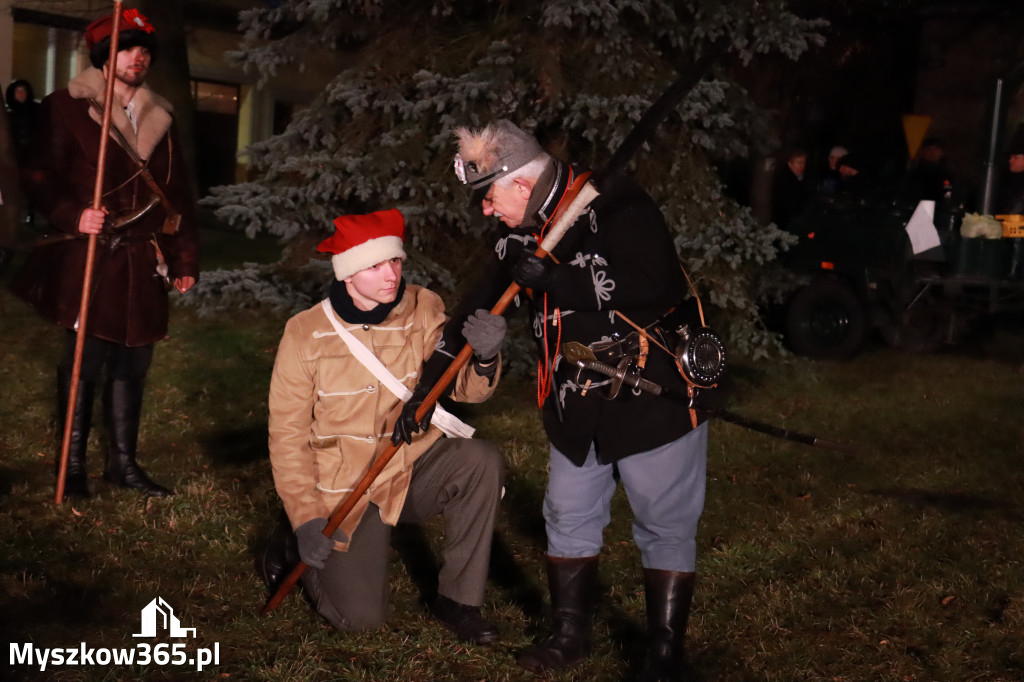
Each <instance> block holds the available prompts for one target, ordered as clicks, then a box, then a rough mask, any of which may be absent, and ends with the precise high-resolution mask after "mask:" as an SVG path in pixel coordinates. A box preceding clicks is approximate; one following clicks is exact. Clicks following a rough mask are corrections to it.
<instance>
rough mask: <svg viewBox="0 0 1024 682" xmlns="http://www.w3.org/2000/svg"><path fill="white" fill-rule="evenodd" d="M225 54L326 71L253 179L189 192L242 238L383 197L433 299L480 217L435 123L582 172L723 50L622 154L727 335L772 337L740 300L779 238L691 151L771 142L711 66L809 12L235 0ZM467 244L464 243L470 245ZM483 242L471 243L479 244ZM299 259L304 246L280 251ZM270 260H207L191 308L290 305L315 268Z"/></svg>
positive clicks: (720, 66)
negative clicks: (237, 7)
mask: <svg viewBox="0 0 1024 682" xmlns="http://www.w3.org/2000/svg"><path fill="white" fill-rule="evenodd" d="M241 26H242V29H243V31H244V41H243V43H242V45H241V47H240V49H239V50H238V51H237V52H236V53H234V54H233V55H232V56H233V58H234V59H235V60H237V61H238V63H240V64H243V65H244V66H245V67H246V68H248V69H252V70H254V71H255V72H256V73H258V74H259V75H260V77H261V78H262V79H264V80H265V79H267V78H269V77H270V76H272V75H273V74H275V73H276V72H277V70H278V69H279V68H281V67H282V66H284V65H300V66H301V65H302V64H303V63H305V62H306V61H307V60H310V59H317V58H319V59H322V58H323V55H331V56H332V57H333V58H336V59H338V61H339V62H340V63H342V64H343V65H344V66H343V67H342V68H341V69H340V70H339V72H338V74H337V76H336V77H335V78H334V79H333V80H332V81H331V82H330V83H328V84H327V85H326V87H325V88H324V89H323V91H322V92H321V93H320V94H319V96H318V97H317V98H316V100H315V101H314V102H313V103H312V105H311V106H310V107H309V108H308V109H305V110H304V111H302V112H301V113H300V114H298V115H297V116H296V117H295V119H294V120H293V121H292V123H291V124H290V125H289V127H288V128H287V130H285V132H284V133H282V134H280V135H277V136H275V137H272V138H270V139H268V140H266V141H264V142H260V143H257V144H255V145H252V146H251V147H250V148H249V149H248V150H247V153H248V154H249V156H250V158H251V163H252V168H253V170H254V171H255V179H254V180H253V181H251V182H246V183H242V184H237V185H231V186H225V187H220V188H215V189H214V191H213V193H212V195H211V196H210V197H209V198H207V199H206V200H205V201H206V202H207V204H209V205H212V206H215V207H216V213H217V215H218V216H219V217H220V218H221V219H222V220H224V221H226V222H227V223H229V224H231V225H234V226H237V227H239V228H241V229H244V230H245V232H246V233H247V234H248V235H250V236H252V235H256V234H258V233H270V234H273V235H277V236H279V237H281V238H282V239H283V240H285V241H288V240H295V239H296V238H297V237H300V236H303V235H305V236H306V238H305V239H303V240H302V241H303V243H304V246H303V247H302V250H303V254H305V253H310V254H311V253H312V248H310V247H309V244H310V242H311V241H312V240H314V239H319V238H322V237H325V236H326V235H327V234H329V232H330V229H331V220H332V219H333V218H334V217H335V216H338V215H341V214H344V213H361V212H366V211H372V210H377V209H382V208H389V207H398V208H401V209H402V210H403V212H404V213H405V215H406V218H407V222H408V224H409V228H408V230H409V231H408V235H407V239H408V240H409V246H410V249H409V251H410V255H411V256H412V258H411V259H410V261H409V263H408V265H407V269H406V270H407V276H408V277H409V278H410V279H412V280H414V281H417V282H419V283H423V284H428V285H430V286H433V287H435V288H438V289H439V290H440V291H441V292H442V293H444V294H445V295H446V298H448V299H449V303H453V302H454V300H453V299H454V298H457V287H458V286H459V285H460V284H462V283H464V281H463V280H464V277H465V275H466V274H467V268H466V266H465V263H466V262H467V261H469V260H477V257H478V256H480V255H481V254H483V253H486V249H487V247H489V246H490V244H489V243H488V240H487V239H486V237H485V232H486V231H487V230H488V229H489V226H488V225H487V223H486V222H485V221H484V219H483V218H482V216H481V215H480V211H479V207H469V206H468V205H467V198H468V195H467V192H466V190H465V188H464V187H463V186H462V185H461V184H459V182H458V181H457V179H456V178H455V176H454V174H453V173H452V170H451V166H452V157H453V154H454V151H455V145H454V141H453V137H452V129H453V128H454V127H456V126H460V125H469V126H479V125H483V124H485V123H487V122H489V121H492V120H495V119H497V118H509V119H511V120H512V121H514V122H515V123H517V124H518V125H519V126H520V127H522V128H524V129H526V130H530V131H533V132H534V133H535V134H536V135H537V137H538V139H540V140H541V142H542V144H544V145H545V147H546V148H547V149H548V150H549V151H551V152H552V153H553V154H554V155H556V156H558V157H560V158H563V159H566V160H572V161H574V162H578V163H581V164H583V165H587V166H590V167H595V168H600V167H601V166H602V165H603V164H604V163H606V162H607V161H608V160H609V158H610V157H611V156H612V153H613V152H614V150H615V149H616V148H617V147H618V145H619V144H620V143H621V141H622V140H623V139H624V137H625V136H626V135H627V134H628V133H629V131H630V130H631V129H632V128H633V126H634V124H635V123H636V122H637V120H639V118H640V117H641V116H642V114H643V113H644V111H645V110H646V109H647V108H648V107H649V106H650V104H651V103H652V102H654V101H655V100H657V98H658V97H659V96H660V94H661V93H662V91H663V90H664V89H665V88H666V87H667V86H668V85H669V84H670V83H672V82H673V81H674V80H675V78H676V77H677V76H678V74H679V72H680V71H682V70H683V69H684V68H685V67H686V66H687V65H688V64H690V63H692V62H693V60H694V59H696V58H697V57H698V56H699V55H701V54H703V53H704V52H705V51H706V50H708V49H709V47H710V45H711V44H712V43H713V42H714V41H723V42H724V43H725V45H726V47H727V48H728V49H727V52H726V55H725V57H724V58H722V59H720V60H719V61H718V63H717V65H716V67H715V68H714V69H713V70H712V71H711V72H710V73H709V74H708V75H707V76H706V77H705V79H704V80H703V81H702V82H701V83H700V84H699V85H698V86H697V87H695V88H694V89H693V90H692V91H691V92H690V93H689V95H688V96H687V97H686V98H685V100H684V101H683V102H682V103H681V104H680V105H679V106H678V107H677V108H676V110H675V111H673V112H672V115H671V116H669V118H668V120H666V121H665V122H664V123H662V125H661V126H660V127H659V128H658V130H657V133H656V135H655V136H654V138H653V139H652V140H651V141H650V143H649V144H648V145H646V146H645V147H644V149H642V150H641V151H640V152H639V153H638V154H637V155H636V157H635V158H634V159H633V162H632V164H631V167H630V169H629V172H631V173H633V174H634V175H635V176H636V177H637V178H638V179H639V180H640V181H641V182H642V183H643V184H644V185H645V186H646V187H647V188H648V190H649V191H650V193H651V194H652V196H654V198H655V199H656V200H657V201H659V202H660V204H661V206H662V208H663V210H664V213H665V216H666V218H667V220H668V223H669V225H670V227H671V229H672V230H673V231H674V234H675V239H676V244H677V247H678V249H679V254H680V257H681V259H682V261H683V263H684V265H685V266H686V269H687V271H688V272H689V274H690V276H691V278H692V279H693V280H694V283H695V285H696V286H697V287H698V289H699V291H700V293H701V296H702V297H703V299H704V301H705V304H706V306H707V307H709V308H713V310H712V311H709V315H710V317H711V318H712V319H713V320H714V321H715V322H716V323H717V327H718V328H719V332H720V333H722V334H723V335H724V336H726V337H727V339H728V343H729V344H730V346H731V347H732V348H733V349H735V350H738V351H740V352H744V353H751V354H753V355H755V356H756V355H759V354H761V353H763V352H765V351H766V350H767V349H769V348H772V347H775V345H776V344H775V339H774V337H773V336H772V335H771V334H769V333H768V332H767V331H766V330H765V329H764V328H763V325H762V324H761V321H760V318H759V314H758V303H759V299H760V298H761V297H762V296H763V292H764V291H765V289H766V286H767V285H766V282H768V281H769V280H770V279H771V277H770V275H769V273H770V271H771V270H772V268H771V267H770V264H772V263H773V261H774V260H775V258H776V253H777V249H779V248H780V247H781V248H784V247H785V245H786V244H787V243H789V240H790V238H789V237H788V235H786V234H785V233H782V232H780V231H779V230H777V229H775V228H774V227H771V226H762V225H758V224H757V222H756V221H755V220H754V218H753V216H752V215H751V213H750V210H749V209H748V208H746V207H742V206H740V205H737V204H736V203H735V202H732V201H731V200H729V199H727V198H726V197H725V196H724V194H723V190H722V186H721V184H720V182H719V181H718V179H717V177H716V175H715V173H714V170H713V168H712V165H711V163H710V161H709V159H710V158H712V157H716V158H722V157H725V156H736V155H744V154H747V153H748V151H749V150H750V149H751V148H752V146H756V145H759V144H760V145H762V146H768V145H770V144H771V141H770V138H769V137H768V136H767V135H766V133H765V131H766V130H767V126H766V125H765V114H764V112H760V111H759V110H758V109H757V107H756V106H755V105H754V104H753V103H752V102H751V101H750V99H749V98H748V97H747V94H746V92H745V91H744V89H743V88H741V87H740V86H738V85H737V84H736V83H735V82H734V81H733V80H732V79H731V78H730V73H732V72H735V69H744V68H756V64H757V60H758V59H759V58H761V57H763V55H766V54H768V53H770V52H776V53H781V54H784V55H786V56H788V57H790V58H792V59H796V58H798V57H799V55H800V54H801V53H803V52H804V51H805V50H806V49H807V48H808V47H809V46H810V45H812V44H818V43H820V42H821V41H822V37H821V35H820V34H819V33H818V31H819V30H820V29H821V28H822V26H823V22H820V21H817V20H813V19H804V18H800V17H798V16H796V15H794V14H793V13H791V12H790V11H788V10H787V8H786V5H785V3H784V2H782V1H781V0H697V1H690V2H683V1H679V0H618V1H616V0H524V1H523V2H518V3H512V2H507V0H404V1H403V0H284V1H283V2H277V3H271V6H268V7H265V8H259V9H252V10H248V11H245V12H243V13H242V15H241ZM474 249H475V250H474ZM481 249H483V251H481ZM299 260H303V261H304V260H305V258H304V256H303V258H300V259H299ZM309 267H313V268H321V269H322V272H321V273H319V274H317V275H313V276H312V277H311V276H310V275H309V273H300V274H298V275H296V274H294V270H293V274H292V275H289V274H288V273H287V272H283V271H282V269H281V268H280V267H277V266H275V267H273V268H250V269H248V270H247V271H242V272H236V273H223V272H217V273H207V274H204V282H203V283H201V286H200V287H198V288H197V290H195V293H196V294H197V296H196V297H195V298H196V299H197V300H198V301H199V302H200V304H201V305H202V306H204V307H205V308H206V309H213V308H216V307H217V306H218V305H230V306H234V305H237V303H238V301H240V300H245V299H247V298H248V299H250V300H251V299H252V298H253V297H256V296H258V299H259V300H260V301H262V302H265V303H266V302H277V303H278V304H280V305H285V306H287V307H290V308H293V309H297V308H301V307H303V306H305V305H308V304H309V298H310V296H315V295H318V292H316V291H309V286H308V285H307V286H306V291H300V290H299V289H298V288H296V287H295V286H294V283H296V282H309V281H310V280H311V279H312V281H318V282H324V281H327V279H328V277H329V275H328V274H327V273H328V272H329V270H328V269H327V268H326V266H325V264H324V262H323V261H317V262H314V263H313V264H312V265H310V266H309Z"/></svg>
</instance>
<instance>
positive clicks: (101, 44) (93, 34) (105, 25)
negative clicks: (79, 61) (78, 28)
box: [85, 9, 157, 69]
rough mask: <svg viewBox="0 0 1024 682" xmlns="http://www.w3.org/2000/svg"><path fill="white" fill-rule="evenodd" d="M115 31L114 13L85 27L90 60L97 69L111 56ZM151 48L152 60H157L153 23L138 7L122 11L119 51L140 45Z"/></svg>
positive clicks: (119, 27) (118, 36)
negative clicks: (111, 45)
mask: <svg viewBox="0 0 1024 682" xmlns="http://www.w3.org/2000/svg"><path fill="white" fill-rule="evenodd" d="M113 32H114V15H113V14H108V15H107V16H105V17H100V18H99V19H97V20H96V21H94V22H92V23H91V24H89V25H88V26H86V27H85V46H86V47H87V48H88V49H89V61H90V62H91V63H92V65H93V66H95V67H96V68H97V69H101V68H103V65H104V64H106V63H107V58H108V57H110V36H111V34H112V33H113ZM140 45H141V46H142V47H145V48H146V49H148V50H149V54H150V59H151V61H154V62H155V61H156V51H157V43H156V36H155V35H154V29H153V24H151V23H149V19H147V18H146V17H145V15H143V14H141V13H140V12H139V10H137V9H126V10H122V12H121V21H120V23H119V24H118V32H117V51H118V52H120V51H121V50H129V49H131V48H133V47H138V46H140Z"/></svg>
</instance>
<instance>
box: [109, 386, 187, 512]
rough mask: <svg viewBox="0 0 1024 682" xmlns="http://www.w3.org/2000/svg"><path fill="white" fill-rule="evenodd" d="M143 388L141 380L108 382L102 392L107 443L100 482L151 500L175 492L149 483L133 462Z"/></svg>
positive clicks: (137, 437) (137, 439)
mask: <svg viewBox="0 0 1024 682" xmlns="http://www.w3.org/2000/svg"><path fill="white" fill-rule="evenodd" d="M143 386H144V382H143V380H142V379H128V380H123V379H109V380H108V381H107V385H106V387H105V388H104V389H103V418H104V422H105V425H106V429H107V438H108V439H109V440H110V449H109V451H108V452H107V466H106V469H104V471H103V479H104V480H106V481H109V482H110V483H113V484H114V485H119V486H121V487H122V488H134V489H136V490H139V491H141V492H143V493H145V494H146V495H149V496H150V497H166V496H168V495H173V494H174V493H173V492H172V491H170V490H168V489H167V488H165V487H163V486H162V485H160V484H158V483H155V482H153V481H152V480H150V478H149V476H147V475H146V472H145V471H143V470H142V468H141V467H140V466H139V465H138V463H137V462H136V461H135V449H136V447H137V445H138V442H139V417H141V416H142V390H143Z"/></svg>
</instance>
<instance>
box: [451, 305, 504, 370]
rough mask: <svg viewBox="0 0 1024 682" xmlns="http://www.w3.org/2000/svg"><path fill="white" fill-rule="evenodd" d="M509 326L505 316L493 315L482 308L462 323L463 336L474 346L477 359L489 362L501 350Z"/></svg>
mask: <svg viewBox="0 0 1024 682" xmlns="http://www.w3.org/2000/svg"><path fill="white" fill-rule="evenodd" d="M507 327H508V324H507V323H506V322H505V318H504V317H502V316H501V315H492V314H491V313H490V312H488V311H486V310H484V309H483V308H480V309H478V310H477V311H476V312H475V313H473V314H472V315H470V316H469V317H467V318H466V321H465V323H463V325H462V336H463V337H464V338H465V339H466V343H468V344H469V345H470V346H472V347H473V355H474V356H475V357H476V359H477V360H479V361H480V362H483V363H488V362H491V361H492V360H494V358H495V357H497V355H498V351H500V350H501V342H502V341H503V340H504V339H505V330H506V329H507Z"/></svg>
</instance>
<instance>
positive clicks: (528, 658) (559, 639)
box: [517, 556, 598, 674]
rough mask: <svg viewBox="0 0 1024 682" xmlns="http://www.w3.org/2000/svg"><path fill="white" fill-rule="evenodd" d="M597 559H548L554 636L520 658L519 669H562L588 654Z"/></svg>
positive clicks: (543, 670) (539, 671)
mask: <svg viewBox="0 0 1024 682" xmlns="http://www.w3.org/2000/svg"><path fill="white" fill-rule="evenodd" d="M597 563H598V558H597V557H596V556H593V557H584V558H582V559H564V558H561V557H553V556H549V557H548V560H547V569H548V589H550V590H551V607H552V611H553V615H554V620H555V626H554V632H553V633H552V634H551V636H550V637H549V638H548V639H547V640H545V641H544V642H543V643H542V644H541V645H539V646H537V647H534V648H533V649H529V650H528V651H525V652H523V653H522V654H520V656H519V659H518V661H517V662H518V663H519V666H520V667H522V668H525V669H526V670H529V671H530V672H532V673H537V674H540V673H543V672H546V671H548V670H555V669H557V668H564V667H566V666H570V665H572V664H574V663H577V662H579V661H581V660H583V659H584V658H585V657H586V656H588V655H589V654H590V640H591V632H592V631H593V620H594V599H595V596H596V592H597Z"/></svg>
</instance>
